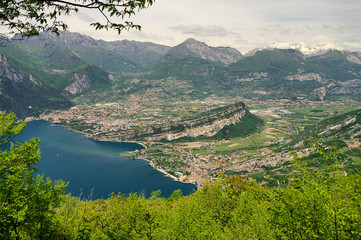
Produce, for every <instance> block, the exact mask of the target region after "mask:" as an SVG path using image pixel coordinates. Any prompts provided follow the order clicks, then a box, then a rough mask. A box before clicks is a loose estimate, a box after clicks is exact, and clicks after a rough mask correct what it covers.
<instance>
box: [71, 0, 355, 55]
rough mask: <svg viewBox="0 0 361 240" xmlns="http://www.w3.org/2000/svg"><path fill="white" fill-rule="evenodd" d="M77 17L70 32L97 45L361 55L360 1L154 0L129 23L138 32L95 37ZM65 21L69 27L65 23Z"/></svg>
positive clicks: (85, 18)
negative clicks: (190, 43) (298, 49)
mask: <svg viewBox="0 0 361 240" xmlns="http://www.w3.org/2000/svg"><path fill="white" fill-rule="evenodd" d="M94 19H101V16H100V15H97V14H94V13H91V12H80V13H78V14H75V15H73V16H71V17H70V19H69V20H67V22H68V24H69V26H70V28H69V30H70V31H73V32H80V33H83V34H87V35H89V36H91V37H93V38H96V39H104V40H107V41H111V40H121V39H128V40H137V41H150V42H154V43H159V44H165V45H169V46H175V45H177V44H179V43H181V42H183V41H184V40H186V39H187V38H190V37H192V38H195V39H197V40H199V41H203V42H206V43H207V44H208V45H210V46H229V47H235V48H237V49H238V50H240V51H241V52H242V53H245V52H247V51H248V50H251V49H253V48H256V47H261V46H265V45H266V44H269V43H274V42H289V43H293V42H305V43H307V44H334V45H336V46H339V47H344V48H346V49H349V50H361V0H155V3H154V5H153V6H151V7H150V8H148V9H145V10H142V11H140V12H138V13H137V14H136V15H135V16H133V17H132V18H131V20H133V21H134V22H135V23H137V24H140V25H142V31H140V32H139V31H137V30H131V31H130V32H126V31H124V32H123V33H122V34H121V35H117V33H116V32H115V31H114V32H113V31H105V30H101V31H95V30H93V29H92V27H89V26H88V25H89V23H90V21H92V20H94ZM69 21H70V22H69Z"/></svg>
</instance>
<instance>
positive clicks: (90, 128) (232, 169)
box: [40, 96, 361, 188]
mask: <svg viewBox="0 0 361 240" xmlns="http://www.w3.org/2000/svg"><path fill="white" fill-rule="evenodd" d="M233 100H234V99H226V98H208V99H205V100H204V101H201V100H199V101H191V102H167V101H164V100H163V101H162V100H160V99H157V100H156V101H154V99H153V101H151V99H144V98H142V97H141V96H139V97H136V96H133V97H132V98H131V99H129V101H124V102H118V103H115V102H113V103H104V104H95V105H77V106H75V107H72V108H71V109H69V110H66V111H55V112H52V113H50V114H44V115H41V116H40V119H44V120H47V121H52V122H54V123H57V124H61V125H64V126H67V127H68V128H70V129H72V130H75V131H80V132H82V133H84V134H85V135H87V136H88V137H91V136H92V135H97V134H100V133H107V132H109V131H118V130H119V129H120V130H131V129H133V130H134V129H139V128H142V127H144V126H151V125H154V124H167V123H169V122H174V121H180V120H181V119H186V118H188V117H189V116H197V115H201V114H202V113H205V112H207V111H210V110H212V109H215V108H217V107H224V106H227V105H228V104H230V103H232V101H233ZM242 100H243V101H244V102H245V103H246V106H247V108H248V109H249V111H250V112H251V113H253V114H255V115H257V116H258V117H260V118H261V119H263V121H264V125H263V126H262V127H260V128H258V130H257V131H256V132H254V133H251V134H249V135H248V136H245V137H242V136H239V137H231V138H227V139H225V138H218V139H209V138H206V137H205V138H202V137H200V138H196V139H180V140H178V141H152V140H148V141H146V140H145V139H144V140H137V142H139V143H141V144H142V145H143V146H145V147H146V148H145V149H142V150H139V151H135V152H132V153H129V157H130V158H133V157H134V158H142V159H145V160H147V161H149V162H150V164H151V166H153V167H154V168H156V169H158V170H160V171H162V172H163V173H165V174H169V175H170V176H172V178H173V179H175V180H178V181H181V182H185V183H193V184H196V185H197V187H198V188H201V187H202V186H203V184H204V183H205V182H212V181H214V180H215V179H216V178H217V177H218V176H219V175H225V176H230V175H232V174H238V175H242V176H243V177H244V178H248V179H256V180H257V181H258V182H259V183H261V184H269V185H270V186H271V185H274V184H275V180H274V178H271V177H270V176H267V175H268V174H269V173H270V172H271V169H272V173H273V177H274V176H275V175H278V174H280V175H283V176H285V173H281V172H280V171H284V169H283V168H282V167H281V166H282V165H283V164H284V163H287V162H289V161H291V160H292V159H293V157H292V155H291V154H289V151H290V149H282V146H286V145H287V143H289V142H291V141H292V140H293V139H294V137H295V136H297V134H299V133H300V132H302V131H303V130H304V129H305V128H307V127H310V126H313V125H314V124H316V123H317V122H319V121H321V120H323V119H326V118H329V117H331V116H338V115H340V114H344V113H346V112H350V111H352V110H355V109H360V108H361V103H360V102H357V101H329V102H320V101H309V100H299V101H291V100H286V99H283V100H268V101H259V100H249V99H242ZM103 140H112V141H117V140H116V139H114V138H112V139H103ZM344 140H345V142H346V143H347V144H348V145H347V146H351V147H346V148H345V147H343V150H345V151H348V150H351V149H352V144H356V145H355V146H356V148H358V145H357V142H358V141H357V138H356V139H347V140H346V139H344ZM118 141H121V139H118ZM134 141H135V140H134ZM299 151H300V150H299ZM351 157H352V158H353V159H354V160H355V163H360V162H361V161H360V160H359V157H357V156H351ZM355 163H351V167H352V165H354V167H356V165H355ZM273 169H279V171H273ZM286 172H288V171H286ZM267 179H268V180H267Z"/></svg>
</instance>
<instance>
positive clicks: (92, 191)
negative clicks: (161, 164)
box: [16, 120, 196, 200]
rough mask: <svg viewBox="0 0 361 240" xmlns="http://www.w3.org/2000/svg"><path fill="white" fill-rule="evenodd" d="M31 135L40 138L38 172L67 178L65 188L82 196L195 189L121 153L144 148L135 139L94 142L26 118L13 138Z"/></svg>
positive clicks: (41, 121) (92, 196) (18, 138)
mask: <svg viewBox="0 0 361 240" xmlns="http://www.w3.org/2000/svg"><path fill="white" fill-rule="evenodd" d="M32 137H39V138H40V140H41V141H40V151H41V160H40V161H39V163H38V164H37V165H36V168H37V169H38V171H37V172H38V173H39V174H44V175H45V177H50V178H51V179H52V180H57V179H62V180H64V181H65V182H69V185H68V187H67V191H68V192H69V193H70V194H71V195H73V196H76V197H80V198H82V199H90V200H93V199H101V198H103V199H105V198H108V197H109V196H110V195H111V194H112V193H114V194H118V193H120V194H129V193H134V192H137V193H138V194H144V195H145V196H146V197H149V196H150V195H151V193H152V192H153V191H157V190H161V196H163V197H168V196H170V194H171V193H172V192H173V191H174V190H177V189H181V190H182V192H183V195H188V194H190V193H192V192H193V191H195V189H196V187H195V186H194V185H192V184H184V183H181V182H176V181H173V179H171V178H169V177H166V176H164V175H163V174H162V173H161V172H159V171H157V170H156V169H153V168H152V167H151V166H150V165H149V163H148V162H147V161H145V160H141V159H129V158H127V157H126V156H124V153H126V152H128V151H134V150H139V149H142V148H143V147H142V146H141V145H139V144H137V143H115V142H97V141H93V140H90V139H87V138H86V137H85V136H84V135H83V134H81V133H76V132H72V131H70V130H68V129H67V128H65V127H62V126H54V125H52V124H51V123H50V122H47V121H43V120H40V121H31V122H28V125H27V127H25V129H24V130H23V132H22V133H21V134H20V135H18V136H17V137H16V141H18V142H24V141H27V140H29V139H30V138H32Z"/></svg>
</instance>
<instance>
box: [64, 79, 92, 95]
mask: <svg viewBox="0 0 361 240" xmlns="http://www.w3.org/2000/svg"><path fill="white" fill-rule="evenodd" d="M71 79H72V80H73V81H74V82H73V83H72V84H70V85H69V86H67V87H66V88H64V90H63V95H64V96H67V97H68V96H71V95H76V94H79V93H82V92H84V91H86V90H88V89H89V88H90V86H91V85H90V79H89V77H88V76H87V75H82V74H78V73H75V74H74V75H73V76H72V78H71Z"/></svg>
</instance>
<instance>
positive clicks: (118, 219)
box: [0, 113, 361, 239]
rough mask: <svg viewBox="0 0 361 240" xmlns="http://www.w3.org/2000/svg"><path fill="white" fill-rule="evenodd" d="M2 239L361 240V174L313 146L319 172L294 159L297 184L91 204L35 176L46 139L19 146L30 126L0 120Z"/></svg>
mask: <svg viewBox="0 0 361 240" xmlns="http://www.w3.org/2000/svg"><path fill="white" fill-rule="evenodd" d="M0 126H1V127H0V148H1V152H0V239H361V214H360V212H361V201H360V196H361V173H360V172H354V173H351V174H350V173H345V172H343V171H340V170H339V169H340V168H339V166H340V164H342V162H343V161H344V154H343V153H341V152H339V151H338V150H337V149H336V148H332V147H327V148H326V147H324V145H323V144H322V143H321V142H319V141H317V140H316V141H314V142H313V147H312V148H313V150H314V151H315V153H316V154H317V156H318V157H317V158H316V160H315V161H319V162H322V163H323V167H322V168H321V169H319V170H317V171H316V170H314V169H313V168H308V167H307V165H306V164H305V162H304V161H303V160H302V158H301V157H299V156H297V155H294V160H293V162H292V164H290V165H289V167H290V168H292V171H293V173H294V174H293V176H294V177H293V178H292V179H288V180H287V181H285V182H280V183H279V186H278V187H275V188H268V187H266V186H261V185H259V184H256V183H255V182H253V181H249V180H248V181H246V180H244V179H242V178H241V177H240V176H239V175H233V176H231V177H228V178H223V177H222V176H220V177H219V178H218V179H217V180H216V181H215V182H213V183H212V184H211V183H209V184H206V185H205V186H204V187H203V188H202V189H200V190H198V191H197V192H194V193H193V194H191V195H189V196H182V193H181V191H180V190H178V191H175V192H173V194H172V195H171V196H170V197H169V198H161V197H159V196H160V192H157V191H156V192H153V194H152V196H151V197H150V198H148V199H146V198H145V197H144V196H143V195H139V194H137V193H134V194H129V195H122V194H121V193H119V194H114V195H112V196H110V197H109V198H108V199H99V200H93V201H91V200H86V199H82V197H81V196H79V197H74V196H70V195H69V194H66V184H65V183H64V182H62V181H51V180H50V179H44V178H43V177H42V176H37V177H35V173H36V169H35V168H34V166H35V164H36V163H37V162H38V161H39V159H40V151H39V147H38V143H39V139H32V140H30V141H29V142H25V143H13V142H12V139H13V138H14V136H16V135H17V134H18V133H20V132H21V130H22V129H23V127H24V126H25V123H22V122H16V121H15V115H14V114H13V113H10V114H7V113H2V114H1V115H0Z"/></svg>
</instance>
